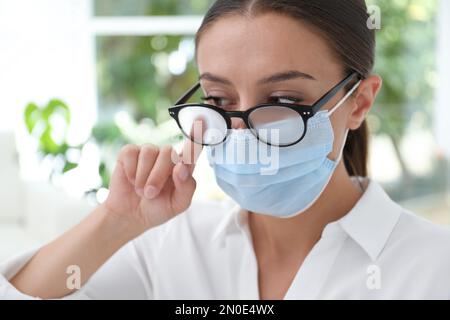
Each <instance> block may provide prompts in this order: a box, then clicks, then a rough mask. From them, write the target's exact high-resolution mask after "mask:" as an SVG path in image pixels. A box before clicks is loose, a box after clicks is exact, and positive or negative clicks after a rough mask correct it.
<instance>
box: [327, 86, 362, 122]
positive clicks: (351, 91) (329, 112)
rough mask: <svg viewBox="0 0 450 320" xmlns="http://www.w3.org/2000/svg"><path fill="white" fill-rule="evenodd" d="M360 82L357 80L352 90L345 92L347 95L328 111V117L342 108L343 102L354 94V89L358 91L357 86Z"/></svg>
mask: <svg viewBox="0 0 450 320" xmlns="http://www.w3.org/2000/svg"><path fill="white" fill-rule="evenodd" d="M361 82H362V80H359V81H358V82H357V83H356V84H355V85H354V86H353V88H352V89H351V90H350V91H349V92H347V94H346V95H345V96H344V97H343V98H342V99H341V101H339V102H338V103H337V104H336V105H335V106H334V107H333V108H332V109H330V110H329V111H328V116H329V117H330V116H331V115H332V114H333V113H334V112H335V111H336V110H337V109H338V108H339V107H340V106H342V105H343V104H344V103H345V101H346V100H347V99H348V97H350V96H351V95H352V94H353V92H355V90H356V89H358V87H359V85H360V84H361Z"/></svg>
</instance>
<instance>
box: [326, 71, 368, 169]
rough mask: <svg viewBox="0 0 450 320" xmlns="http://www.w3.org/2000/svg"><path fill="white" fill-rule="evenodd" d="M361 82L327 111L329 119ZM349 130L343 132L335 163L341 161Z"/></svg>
mask: <svg viewBox="0 0 450 320" xmlns="http://www.w3.org/2000/svg"><path fill="white" fill-rule="evenodd" d="M361 82H362V80H359V81H358V82H357V83H356V84H355V85H354V86H353V88H352V89H351V90H350V91H349V92H347V94H346V95H345V96H344V97H343V98H342V99H341V101H339V102H338V104H336V105H335V106H334V107H333V108H332V109H330V110H329V111H328V116H329V117H330V116H331V115H332V114H333V113H334V112H335V111H336V110H337V109H338V108H339V107H340V106H342V105H343V104H344V102H345V101H346V100H347V99H348V98H349V97H350V96H351V95H352V94H353V92H355V90H356V89H357V88H358V87H359V85H360V84H361ZM349 131H350V130H349V129H347V130H345V134H344V139H343V141H342V145H341V149H340V151H339V155H338V157H337V159H336V160H335V162H336V163H339V162H340V161H341V160H342V157H343V155H344V148H345V144H346V142H347V138H348V133H349Z"/></svg>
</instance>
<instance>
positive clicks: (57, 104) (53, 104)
mask: <svg viewBox="0 0 450 320" xmlns="http://www.w3.org/2000/svg"><path fill="white" fill-rule="evenodd" d="M56 113H61V114H62V116H63V117H64V120H66V124H67V126H69V125H70V121H71V115H70V109H69V106H68V105H67V104H65V103H64V102H63V101H61V100H59V99H52V100H50V101H49V103H48V104H47V106H46V107H45V108H44V110H43V118H44V119H45V120H46V121H47V122H48V121H49V119H50V117H51V116H52V115H54V114H56Z"/></svg>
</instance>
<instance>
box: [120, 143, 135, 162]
mask: <svg viewBox="0 0 450 320" xmlns="http://www.w3.org/2000/svg"><path fill="white" fill-rule="evenodd" d="M138 152H139V147H138V146H136V145H133V144H127V145H126V146H124V147H122V150H120V155H119V158H121V159H126V158H130V157H133V156H134V155H135V154H137V153H138Z"/></svg>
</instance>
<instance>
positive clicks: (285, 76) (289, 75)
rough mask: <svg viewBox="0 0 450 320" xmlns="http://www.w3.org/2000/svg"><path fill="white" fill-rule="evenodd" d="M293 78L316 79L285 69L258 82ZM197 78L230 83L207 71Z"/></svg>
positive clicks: (229, 84)
mask: <svg viewBox="0 0 450 320" xmlns="http://www.w3.org/2000/svg"><path fill="white" fill-rule="evenodd" d="M293 79H306V80H316V78H314V77H313V76H312V75H310V74H307V73H304V72H300V71H296V70H290V71H286V72H280V73H276V74H273V75H271V76H269V77H267V78H263V79H261V80H259V81H258V84H260V85H262V84H268V83H276V82H283V81H287V80H293ZM198 80H199V81H200V80H207V81H211V82H218V83H221V84H224V85H228V86H231V85H232V83H231V81H230V80H228V79H226V78H222V77H219V76H216V75H213V74H212V73H209V72H206V73H204V74H202V75H201V76H200V77H199V78H198Z"/></svg>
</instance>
